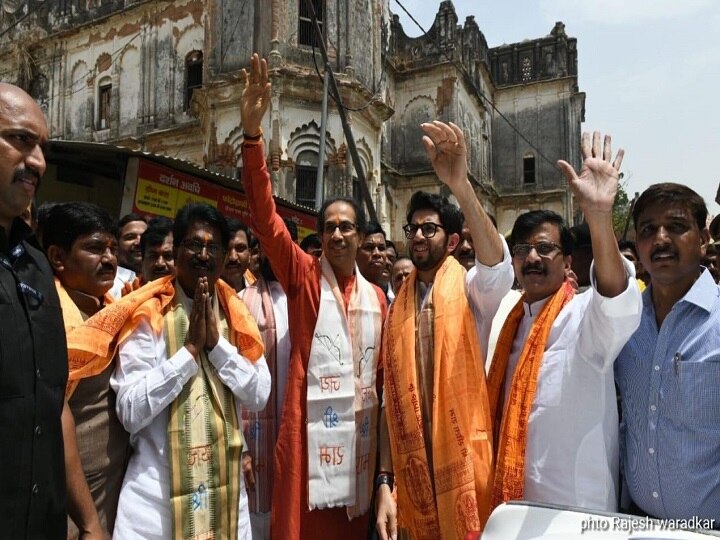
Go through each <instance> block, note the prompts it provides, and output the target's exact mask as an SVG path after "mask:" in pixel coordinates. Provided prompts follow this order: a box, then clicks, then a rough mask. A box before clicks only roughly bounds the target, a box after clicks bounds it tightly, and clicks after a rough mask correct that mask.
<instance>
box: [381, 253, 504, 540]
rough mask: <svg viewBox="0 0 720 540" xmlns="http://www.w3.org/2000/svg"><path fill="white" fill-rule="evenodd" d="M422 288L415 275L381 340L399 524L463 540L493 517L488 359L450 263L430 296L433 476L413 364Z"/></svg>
mask: <svg viewBox="0 0 720 540" xmlns="http://www.w3.org/2000/svg"><path fill="white" fill-rule="evenodd" d="M416 282H417V270H413V272H412V273H411V274H410V276H409V277H408V283H406V284H405V286H403V287H402V288H401V289H400V293H399V294H398V296H397V297H396V298H395V301H394V302H393V303H392V305H391V307H390V314H389V315H388V320H387V328H386V331H385V335H384V337H383V355H384V356H383V362H384V366H385V418H386V419H387V423H388V430H389V434H390V444H391V449H392V461H393V468H394V471H395V476H396V478H397V482H396V486H397V497H398V519H399V525H400V526H401V527H404V528H407V529H409V531H410V535H411V537H412V538H414V539H416V540H424V539H428V540H430V539H433V540H436V539H438V538H441V539H445V540H448V539H460V540H463V539H464V538H465V535H466V534H467V533H468V532H473V531H475V532H477V531H481V530H482V528H483V526H484V525H485V521H487V518H488V516H489V514H490V494H491V482H492V441H491V437H492V432H491V425H492V424H491V417H490V408H489V405H488V396H487V389H486V386H485V373H484V370H483V369H482V364H483V363H482V353H481V351H480V344H479V342H478V338H477V331H476V329H475V320H474V317H473V314H472V310H471V309H470V305H469V304H468V301H467V297H466V296H465V287H464V283H465V270H464V269H463V268H462V266H460V264H458V262H457V261H456V260H455V259H454V258H453V257H447V258H446V259H445V261H444V262H443V264H442V265H441V267H440V269H439V270H438V272H437V274H436V275H435V282H434V284H433V286H432V290H431V291H430V292H429V293H428V294H432V297H431V298H430V300H429V302H431V303H432V306H433V310H434V320H433V327H434V330H433V348H434V354H433V361H434V372H433V396H432V426H433V433H432V434H431V437H429V438H428V440H432V449H431V452H432V460H433V467H432V470H431V467H430V464H429V462H428V449H427V448H426V446H425V440H426V438H425V433H424V422H423V417H422V407H421V405H420V404H421V399H420V395H419V386H420V385H419V381H418V376H417V370H416V366H415V364H416V360H415V354H416V352H415V335H416V314H417V313H418V311H419V306H417V305H416V294H415V288H416V286H417V283H416Z"/></svg>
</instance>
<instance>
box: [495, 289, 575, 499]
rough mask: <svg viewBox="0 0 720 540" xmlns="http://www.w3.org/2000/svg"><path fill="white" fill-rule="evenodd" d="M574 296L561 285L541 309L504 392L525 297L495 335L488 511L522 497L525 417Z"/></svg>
mask: <svg viewBox="0 0 720 540" xmlns="http://www.w3.org/2000/svg"><path fill="white" fill-rule="evenodd" d="M573 296H575V289H573V288H572V285H570V283H569V282H568V281H565V282H564V283H563V285H562V286H561V287H560V288H559V289H558V290H557V292H556V293H555V294H554V295H553V296H552V297H551V298H550V299H549V300H548V301H547V302H546V303H545V305H544V306H543V308H542V310H540V313H539V314H538V316H537V318H536V319H535V321H534V322H533V325H532V328H530V333H529V334H528V337H527V341H525V345H524V347H523V350H522V352H521V353H520V358H518V362H517V366H516V367H515V373H514V374H513V377H512V383H511V384H510V388H509V389H506V388H505V372H506V371H507V367H508V361H509V359H510V351H512V345H513V341H515V335H516V334H517V331H518V327H519V325H520V321H521V320H522V318H523V315H524V313H525V309H524V307H523V304H524V302H525V294H523V295H522V296H521V297H520V300H518V302H517V304H515V307H514V308H513V309H512V311H511V312H510V314H509V315H508V317H507V319H506V320H505V324H504V325H503V327H502V330H501V331H500V336H499V337H498V341H497V346H496V348H495V356H494V357H493V361H492V364H491V365H490V373H489V374H488V389H489V393H490V407H491V412H492V415H493V418H494V420H495V431H496V433H497V434H498V436H497V438H496V440H497V445H496V447H497V460H496V464H495V482H494V486H493V500H492V506H493V508H494V507H495V506H497V505H499V504H500V503H503V502H506V501H510V500H517V499H522V498H523V495H524V492H525V447H526V446H527V433H528V419H529V418H530V410H531V409H532V404H533V401H535V391H536V389H537V379H538V373H539V372H540V366H541V365H542V361H543V357H544V355H545V345H546V343H547V339H548V336H549V335H550V330H551V328H552V325H553V323H554V322H555V319H556V318H557V316H558V314H559V313H560V311H561V310H562V308H563V307H565V306H566V305H567V303H568V302H570V300H572V298H573ZM504 391H506V392H507V396H505V398H504V399H503V393H504ZM503 410H504V414H503Z"/></svg>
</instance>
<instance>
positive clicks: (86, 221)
mask: <svg viewBox="0 0 720 540" xmlns="http://www.w3.org/2000/svg"><path fill="white" fill-rule="evenodd" d="M114 229H115V227H114V222H113V219H112V218H111V217H110V215H109V214H108V213H107V212H106V211H105V210H103V209H102V208H100V207H98V206H96V205H94V204H90V203H84V202H71V203H62V204H57V205H55V206H53V208H52V209H51V210H50V212H49V213H48V216H47V220H46V228H45V234H44V235H43V243H44V248H45V251H46V253H47V257H48V260H49V261H50V265H51V266H52V269H53V272H54V273H55V286H56V288H57V291H58V297H59V299H60V307H61V308H62V311H63V320H64V322H65V332H66V334H67V336H68V371H69V374H68V386H67V391H66V397H67V399H68V404H69V406H70V410H71V411H72V414H73V417H74V419H75V433H76V437H77V444H78V451H79V453H80V459H81V463H82V467H83V471H84V473H85V478H86V480H87V482H88V486H89V488H90V493H91V495H92V498H93V502H94V504H95V508H96V509H97V512H98V516H99V517H100V523H101V525H102V527H103V529H104V530H105V532H106V534H109V533H111V532H112V530H113V526H114V524H115V511H116V509H117V501H118V497H119V496H120V486H121V484H122V478H123V472H124V470H125V462H126V459H127V451H128V436H127V433H126V432H125V430H124V429H123V427H122V425H120V422H119V421H118V419H117V415H116V414H115V394H114V393H113V392H112V391H111V390H110V374H111V373H112V370H113V367H114V364H113V362H112V361H113V357H114V348H112V347H107V349H106V351H105V354H100V355H93V356H92V358H91V357H90V356H89V355H88V356H87V357H86V358H85V361H78V359H77V354H76V350H75V343H76V342H77V341H78V340H77V337H78V336H79V335H80V334H82V337H83V340H82V341H83V342H85V343H86V344H85V343H83V344H82V345H81V346H83V347H88V346H89V345H91V344H92V345H93V346H98V345H99V342H101V341H102V337H101V336H97V335H96V334H97V333H98V332H97V331H95V330H94V328H95V326H94V324H93V323H90V324H89V325H87V326H86V325H85V321H86V320H87V319H88V318H90V317H92V316H94V315H96V314H98V313H99V312H100V311H101V310H102V309H103V307H104V305H105V303H106V302H111V301H112V298H111V297H110V295H109V294H108V291H109V290H110V288H111V287H112V284H113V279H114V277H115V270H116V268H117V259H116V256H115V254H116V252H117V240H116V239H115V234H114ZM119 330H120V327H119V326H116V327H115V332H116V333H117V332H119ZM108 337H110V338H111V339H112V338H113V337H114V336H108ZM108 345H109V343H108ZM68 529H69V531H70V534H71V535H72V536H73V537H75V536H76V535H77V534H78V530H77V528H76V527H75V524H74V523H73V522H72V521H71V520H69V522H68Z"/></svg>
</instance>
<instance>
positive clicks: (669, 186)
mask: <svg viewBox="0 0 720 540" xmlns="http://www.w3.org/2000/svg"><path fill="white" fill-rule="evenodd" d="M653 204H660V205H662V206H670V205H673V204H679V205H681V206H684V207H686V208H687V209H688V210H690V212H691V213H692V215H693V217H694V218H695V221H696V222H697V226H698V228H699V229H700V230H701V231H702V230H703V229H705V228H706V226H707V214H708V211H707V206H706V205H705V199H703V198H702V197H701V196H700V195H698V194H697V193H696V192H695V191H693V190H692V189H690V188H689V187H687V186H684V185H682V184H675V183H673V182H664V183H662V184H653V185H652V186H650V187H649V188H647V189H646V190H645V191H643V192H642V193H641V194H640V197H638V200H637V201H635V206H634V207H633V213H632V214H633V224H634V225H635V228H636V229H637V222H638V219H639V218H640V214H642V213H643V212H644V211H645V209H646V208H647V207H648V206H650V205H653Z"/></svg>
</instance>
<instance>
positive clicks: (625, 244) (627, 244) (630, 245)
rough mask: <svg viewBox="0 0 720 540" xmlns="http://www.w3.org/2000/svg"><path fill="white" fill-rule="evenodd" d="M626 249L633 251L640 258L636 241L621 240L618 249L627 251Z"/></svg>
mask: <svg viewBox="0 0 720 540" xmlns="http://www.w3.org/2000/svg"><path fill="white" fill-rule="evenodd" d="M626 249H627V250H630V251H632V252H633V253H634V254H635V258H636V259H638V258H639V257H638V252H637V247H636V246H635V242H633V241H632V240H619V241H618V251H625V250H626Z"/></svg>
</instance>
